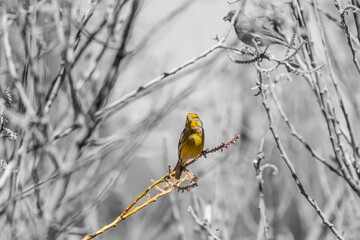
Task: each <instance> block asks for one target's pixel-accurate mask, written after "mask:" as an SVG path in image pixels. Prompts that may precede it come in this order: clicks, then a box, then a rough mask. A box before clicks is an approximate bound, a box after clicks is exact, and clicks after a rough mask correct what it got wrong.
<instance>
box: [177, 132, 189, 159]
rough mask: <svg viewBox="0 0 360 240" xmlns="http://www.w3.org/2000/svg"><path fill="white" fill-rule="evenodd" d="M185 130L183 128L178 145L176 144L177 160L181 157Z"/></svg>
mask: <svg viewBox="0 0 360 240" xmlns="http://www.w3.org/2000/svg"><path fill="white" fill-rule="evenodd" d="M186 132H187V130H186V128H184V130H183V131H182V133H181V135H180V138H179V144H178V156H179V159H180V155H181V151H182V149H183V147H184V142H185V138H186V135H187V134H186Z"/></svg>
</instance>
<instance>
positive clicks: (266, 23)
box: [223, 10, 294, 48]
mask: <svg viewBox="0 0 360 240" xmlns="http://www.w3.org/2000/svg"><path fill="white" fill-rule="evenodd" d="M235 12H236V11H234V10H233V11H230V12H229V13H228V14H227V15H226V16H225V17H224V18H223V20H224V21H229V22H231V20H232V18H233V17H234V15H235ZM276 24H277V23H276V22H274V21H272V20H271V18H269V17H268V16H265V15H263V16H262V15H258V16H256V17H255V16H253V17H248V16H247V15H245V14H244V13H242V12H240V13H239V14H238V16H237V19H235V21H234V29H235V33H236V35H237V37H238V38H239V40H240V41H242V42H243V43H245V44H247V45H250V46H252V47H255V46H256V45H257V46H258V47H263V46H266V47H269V46H270V45H272V44H280V45H284V46H287V47H289V48H294V47H292V46H290V45H289V43H288V42H287V40H286V38H285V36H284V35H283V34H281V33H280V32H279V31H276V30H277V29H279V27H281V26H277V25H276Z"/></svg>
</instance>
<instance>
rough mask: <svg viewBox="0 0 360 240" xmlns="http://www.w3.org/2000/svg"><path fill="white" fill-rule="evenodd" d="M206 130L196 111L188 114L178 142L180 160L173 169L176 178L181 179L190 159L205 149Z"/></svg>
mask: <svg viewBox="0 0 360 240" xmlns="http://www.w3.org/2000/svg"><path fill="white" fill-rule="evenodd" d="M204 143H205V132H204V128H203V124H202V122H201V120H200V118H199V116H198V115H197V114H196V113H189V114H188V115H187V116H186V121H185V128H184V130H183V131H182V133H181V135H180V139H179V144H178V162H177V164H176V166H175V168H174V170H173V171H176V173H175V179H179V178H180V176H181V173H182V172H183V171H184V170H185V167H184V165H185V164H186V163H187V162H188V160H191V159H194V158H195V157H197V156H198V155H199V154H200V153H201V152H202V151H203V149H204Z"/></svg>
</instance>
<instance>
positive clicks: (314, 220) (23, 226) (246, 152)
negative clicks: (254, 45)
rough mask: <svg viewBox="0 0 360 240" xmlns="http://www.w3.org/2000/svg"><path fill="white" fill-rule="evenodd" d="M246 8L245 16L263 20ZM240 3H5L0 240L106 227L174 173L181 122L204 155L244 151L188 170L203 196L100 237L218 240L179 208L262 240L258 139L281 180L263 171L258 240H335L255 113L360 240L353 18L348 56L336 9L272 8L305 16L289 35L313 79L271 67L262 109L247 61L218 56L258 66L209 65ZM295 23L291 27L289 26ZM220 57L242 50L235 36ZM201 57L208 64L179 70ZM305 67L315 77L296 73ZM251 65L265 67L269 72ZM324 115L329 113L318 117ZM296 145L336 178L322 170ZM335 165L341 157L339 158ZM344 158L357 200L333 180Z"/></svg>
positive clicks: (158, 206) (176, 195)
mask: <svg viewBox="0 0 360 240" xmlns="http://www.w3.org/2000/svg"><path fill="white" fill-rule="evenodd" d="M249 1H250V0H249ZM250 2H252V1H250ZM254 2H255V5H254V6H255V7H254V10H252V11H253V13H254V14H256V13H257V11H258V12H259V13H260V12H262V11H264V8H265V9H266V8H267V5H261V4H259V5H257V4H258V2H259V1H254ZM280 2H281V1H280ZM341 3H342V4H343V5H342V6H341V7H342V9H343V8H344V7H346V6H349V5H351V4H354V5H355V6H356V1H354V2H352V3H350V2H349V1H343V2H341ZM241 4H242V2H241V1H240V2H235V3H230V2H227V1H206V0H197V1H190V0H188V1H176V2H175V1H171V2H169V1H164V0H153V1H137V0H123V1H85V0H84V1H80V0H79V1H75V2H72V1H56V0H53V1H39V2H33V1H5V2H3V3H1V19H2V22H1V37H2V42H1V51H0V56H1V57H0V61H1V66H0V71H1V75H0V78H1V80H0V90H1V95H0V97H1V99H0V100H2V101H1V102H0V103H1V105H2V106H1V112H0V114H1V115H0V116H1V126H2V127H1V131H0V134H1V135H0V136H1V137H2V140H1V144H0V161H1V170H0V189H1V190H0V226H2V233H1V235H0V239H82V238H83V237H84V236H85V235H87V234H91V233H93V232H95V231H97V230H98V229H100V228H101V227H103V226H104V225H106V224H109V223H111V222H112V221H113V220H114V219H115V218H116V217H117V216H119V215H120V214H121V213H122V212H123V211H124V210H125V208H126V207H127V206H128V205H129V204H130V203H131V202H132V201H133V200H134V199H135V198H136V197H137V196H138V195H139V194H140V193H142V192H143V191H144V190H145V189H146V188H147V187H148V186H149V185H151V183H152V180H157V179H159V178H161V177H162V176H164V175H165V174H167V173H168V164H171V166H173V167H174V166H175V165H176V162H177V160H178V159H177V154H178V153H177V144H178V140H179V137H180V133H181V131H182V130H183V128H184V124H185V118H186V115H187V114H188V113H191V112H194V113H197V114H198V115H199V117H200V119H201V120H202V122H203V125H204V129H205V149H211V148H213V147H216V146H218V145H220V144H221V143H223V142H227V141H228V140H230V139H232V138H233V137H234V136H235V135H236V134H240V140H239V141H238V142H237V143H236V144H234V145H232V146H231V147H230V148H229V149H225V150H224V151H223V152H217V153H214V154H209V155H208V156H207V157H206V158H201V159H199V160H198V161H197V162H196V163H195V164H193V165H191V166H190V167H189V170H190V171H191V172H192V173H193V174H195V175H196V176H197V177H198V178H199V180H198V185H199V186H198V187H195V188H194V189H192V190H191V191H189V192H184V193H181V192H177V191H174V192H172V193H171V194H169V195H166V196H164V197H162V198H160V199H158V200H157V201H156V202H154V203H151V204H150V205H148V206H147V207H146V208H144V209H142V210H140V211H138V212H137V213H136V214H134V215H132V216H130V217H129V218H127V219H126V220H124V221H122V222H120V223H119V224H118V226H116V227H115V228H112V229H110V230H108V231H106V232H105V233H103V234H101V235H100V236H98V237H97V239H142V238H144V237H146V238H148V239H182V240H185V239H213V238H214V237H211V236H210V235H209V232H208V231H207V230H205V229H204V228H202V227H201V226H199V225H198V224H197V223H196V221H195V219H194V217H193V216H192V215H191V214H190V212H189V210H188V209H189V206H190V207H191V208H192V209H193V210H194V212H195V214H196V215H197V216H198V218H199V219H200V220H201V221H203V223H205V225H206V226H208V227H209V229H210V230H211V231H212V233H213V234H214V235H215V236H216V237H217V238H218V239H267V238H266V237H265V235H264V234H259V233H261V232H262V231H263V229H262V228H263V226H262V219H261V216H260V212H259V207H258V206H259V182H258V179H257V178H256V171H255V169H254V165H253V161H254V159H256V157H257V154H258V152H259V147H260V144H261V141H262V139H264V144H263V149H262V151H263V153H264V159H263V160H262V164H267V163H269V164H273V165H275V166H276V167H277V168H278V169H279V172H278V174H277V175H274V174H273V170H272V169H269V168H265V169H264V171H263V180H264V182H263V187H264V201H265V205H266V221H267V223H268V224H269V235H270V237H269V238H268V239H279V240H280V239H290V240H291V239H296V240H300V239H309V240H310V239H337V238H336V236H335V235H334V233H333V232H331V231H330V229H329V228H328V227H326V226H325V225H324V224H323V221H322V220H321V218H320V217H319V215H318V213H316V211H315V210H314V208H313V207H312V206H311V205H310V204H309V202H308V201H307V200H306V198H305V197H304V195H302V194H301V193H300V190H299V188H298V186H297V184H296V182H295V181H294V179H293V178H292V174H291V172H290V171H289V169H288V167H287V165H286V164H285V163H284V161H283V159H282V158H281V153H280V152H279V151H278V149H277V144H276V142H275V140H274V137H273V135H272V133H271V131H270V130H269V119H268V116H267V114H266V111H265V109H264V107H263V101H266V102H267V104H268V105H269V107H270V109H271V114H272V117H273V122H272V126H273V128H274V129H275V130H276V132H277V134H278V135H279V137H280V140H281V143H282V146H283V147H284V149H285V151H286V154H287V156H288V158H289V159H290V160H291V162H292V164H293V165H294V168H295V169H296V174H297V176H298V178H299V179H300V180H301V182H302V184H303V186H304V188H305V189H306V191H307V193H308V194H309V196H311V197H312V198H314V200H315V201H316V202H317V204H318V205H319V207H320V208H321V210H322V212H323V213H324V214H325V216H326V218H327V219H328V220H329V221H330V222H331V223H332V224H334V226H335V228H336V229H337V230H338V232H339V233H340V234H341V235H342V236H343V237H344V238H345V239H354V240H355V239H358V236H359V234H360V225H359V224H358V222H359V220H360V211H359V210H360V209H359V204H358V201H359V198H358V197H359V193H358V192H356V187H358V178H359V177H358V176H357V175H358V174H357V173H356V170H354V168H356V166H357V161H358V160H359V156H358V148H357V144H358V143H359V137H358V132H359V127H358V124H357V123H358V120H359V113H360V112H359V110H360V108H359V104H358V103H359V96H360V94H359V91H358V90H359V71H357V67H356V63H354V62H353V53H354V54H355V59H357V55H356V50H357V49H358V48H359V40H358V35H357V34H358V33H357V29H358V28H357V27H358V25H357V22H356V21H357V17H358V14H359V13H358V12H355V13H352V12H350V11H349V13H348V14H345V18H346V20H347V21H346V23H345V24H346V25H345V26H347V27H348V30H349V31H350V32H351V36H350V39H351V40H350V41H352V44H353V46H354V48H355V50H354V51H351V48H350V47H349V42H348V39H347V35H346V32H345V31H344V29H345V28H343V26H344V23H343V25H341V24H340V21H341V18H340V14H339V12H338V10H337V9H336V6H335V5H334V4H333V3H332V2H324V1H317V2H316V3H314V1H305V2H302V3H298V1H290V0H289V1H286V2H285V1H284V2H281V3H280V4H284V5H286V6H288V7H289V6H292V7H293V8H292V9H293V10H294V9H295V7H294V6H297V7H298V8H297V9H301V10H302V11H303V12H301V13H299V12H298V13H297V14H299V15H301V14H303V15H302V16H303V17H304V19H303V20H304V21H305V22H306V26H299V25H301V24H299V23H297V24H295V25H296V27H297V32H296V34H297V35H296V36H297V38H296V39H297V41H295V45H298V46H299V45H300V42H301V39H305V40H304V41H307V44H308V48H307V49H312V50H313V52H312V54H309V52H310V51H309V50H307V51H306V50H302V51H301V52H300V53H299V54H298V56H297V61H301V59H302V60H303V62H304V63H306V64H305V66H308V67H309V68H308V69H310V67H312V68H315V66H321V65H322V64H323V65H324V66H323V67H322V68H321V69H320V70H317V71H316V72H315V71H313V72H312V71H307V70H308V69H303V66H304V65H301V64H300V66H301V70H304V71H303V72H290V71H288V70H287V69H286V68H285V67H284V66H283V65H280V66H279V67H277V68H276V69H275V70H274V71H271V72H267V73H266V74H265V73H264V75H263V76H264V77H263V81H264V82H263V84H264V88H266V89H267V90H266V93H265V95H266V97H265V100H264V98H263V97H262V96H261V94H258V93H259V88H258V86H259V85H258V82H259V79H258V75H257V68H256V67H255V63H253V62H252V63H249V64H236V63H234V62H233V61H231V59H230V58H229V55H230V56H232V57H234V58H236V59H243V60H245V59H251V58H252V57H253V56H246V55H241V56H239V55H238V54H236V53H235V52H232V51H231V50H229V49H224V48H217V49H215V50H214V51H213V52H211V53H210V54H204V52H205V51H206V50H208V49H210V48H211V47H213V46H214V45H216V44H217V43H218V40H219V39H221V38H222V37H223V36H224V35H226V34H227V32H228V30H229V28H230V27H231V25H230V23H229V22H225V21H223V17H224V16H226V15H227V13H228V11H230V10H234V9H235V10H236V9H237V8H238V7H239V6H240V5H241ZM316 8H317V9H318V10H317V11H318V12H317V11H315V9H316ZM269 9H270V10H274V9H271V8H268V10H269ZM340 10H341V9H340ZM317 13H318V14H319V16H320V19H317V18H316V14H317ZM294 16H296V14H295V13H294ZM294 16H293V15H290V16H288V17H289V20H290V21H295V20H294ZM285 17H287V16H285ZM319 22H320V23H321V24H322V25H321V26H319ZM301 28H303V29H305V30H303V31H304V32H306V33H304V32H302V30H301ZM299 29H300V30H299ZM319 29H322V30H323V31H324V34H325V40H326V43H325V45H324V42H323V39H322V38H321V31H320V30H319ZM345 30H346V29H345ZM304 36H305V37H304ZM289 38H290V36H289ZM299 39H300V40H299ZM225 44H226V45H227V46H232V47H235V48H242V47H244V44H243V43H241V42H240V41H239V40H238V38H237V36H236V34H235V32H234V30H233V28H231V29H230V34H229V36H227V38H226V40H225ZM309 46H310V47H309ZM304 49H305V46H304ZM286 50H287V49H286V47H284V46H280V45H273V46H270V47H269V48H268V50H267V52H269V53H270V54H273V55H274V56H276V57H277V58H279V59H283V58H284V57H285V54H286ZM326 51H327V54H328V58H327V55H326ZM199 56H203V58H201V59H195V60H194V61H193V64H191V65H183V64H185V63H187V62H189V61H192V59H193V58H196V57H199ZM309 59H311V60H312V61H313V62H312V64H313V65H311V64H307V63H309V62H310V60H309ZM328 60H330V63H331V64H330V65H329V62H328ZM259 64H261V66H263V67H264V68H265V67H272V66H275V62H271V61H267V60H265V59H264V60H263V61H261V62H260V63H259ZM178 67H180V70H179V71H177V70H176V68H178ZM174 69H175V70H174ZM304 72H306V73H304ZM164 73H171V74H170V75H169V76H168V75H167V74H165V75H164ZM332 79H335V80H336V83H337V85H334V84H333V82H332ZM315 80H316V81H315ZM148 83H154V84H152V85H151V86H149V85H147V84H148ZM316 84H318V85H316ZM141 86H142V87H141ZM140 87H141V88H140ZM335 87H338V90H339V93H340V96H341V100H342V102H340V101H339V97H338V96H339V95H338V93H337V92H336V88H335ZM269 88H271V89H272V90H271V91H273V93H274V94H276V98H277V100H278V102H279V103H280V105H281V107H282V110H283V111H284V113H285V114H286V116H287V118H288V120H289V121H290V123H291V124H292V126H293V127H294V128H295V129H296V132H297V133H296V134H294V132H293V133H292V131H291V130H290V129H289V127H288V126H287V124H286V122H285V121H284V119H283V118H282V116H281V113H280V112H279V111H278V106H277V105H276V104H275V101H274V96H273V94H271V91H270V90H269ZM314 89H315V90H314ZM317 91H318V92H317ZM319 92H321V93H322V94H324V96H323V97H320V95H319V94H318V93H319ZM322 101H323V102H322ZM324 102H325V103H328V104H329V105H328V106H333V109H332V108H330V107H323V105H322V104H323V103H324ZM114 103H115V104H114ZM341 103H343V104H344V108H345V109H346V114H344V111H343V110H342V108H341ZM324 108H326V109H325V110H323V111H329V114H330V115H329V114H328V115H326V116H327V117H324V114H323V112H322V109H324ZM331 113H332V114H331ZM335 113H336V114H335ZM332 119H335V120H334V121H333V122H332V121H331V120H332ZM346 120H348V122H347V121H346ZM329 124H330V125H329ZM331 124H333V125H331ZM349 125H351V128H349ZM329 129H330V130H329ZM329 132H330V133H331V135H330V134H329ZM294 135H298V136H301V137H302V139H303V140H304V141H305V143H307V144H308V146H309V148H311V149H312V150H313V151H315V152H316V154H317V155H318V156H320V158H321V159H324V161H325V162H326V163H327V164H329V165H331V166H333V167H334V169H336V171H338V173H339V174H340V175H341V176H339V175H338V174H335V173H334V172H333V171H331V170H330V169H329V167H328V166H327V165H325V164H323V163H321V162H320V161H317V160H316V158H315V157H314V155H313V154H312V153H311V152H310V151H309V150H308V149H309V148H306V147H305V146H304V144H302V143H301V142H300V141H299V140H298V139H297V138H296V136H294ZM350 135H351V136H350ZM337 137H338V138H337ZM350 138H352V139H353V141H352V140H351V139H350ZM332 139H335V140H334V141H335V143H334V144H332V141H331V140H332ZM349 139H350V140H349ZM340 148H341V151H340ZM339 152H341V156H340V157H339V156H336V155H335V154H337V153H339ZM339 158H340V159H342V160H341V161H343V162H344V164H345V163H346V165H347V169H348V170H345V172H346V173H348V172H349V173H350V174H352V175H351V177H352V178H353V179H354V182H355V186H356V187H355V188H354V187H351V186H350V185H349V181H347V180H345V179H344V174H345V173H344V172H343V171H340V170H339V168H340V167H339V166H341V165H340V163H338V162H339V161H340V160H339ZM352 166H354V167H352ZM156 194H157V192H156V190H154V191H151V192H150V195H151V196H155V195H156ZM145 200H146V199H144V200H141V201H140V203H142V202H144V201H145Z"/></svg>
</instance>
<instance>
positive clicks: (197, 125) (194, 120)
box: [185, 113, 202, 130]
mask: <svg viewBox="0 0 360 240" xmlns="http://www.w3.org/2000/svg"><path fill="white" fill-rule="evenodd" d="M185 127H186V128H187V129H189V130H200V129H201V128H202V122H201V120H200V118H199V116H198V115H197V114H195V113H189V114H188V115H187V116H186V123H185Z"/></svg>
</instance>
